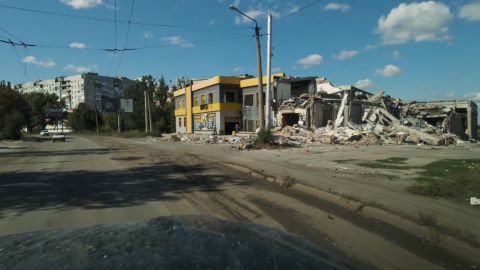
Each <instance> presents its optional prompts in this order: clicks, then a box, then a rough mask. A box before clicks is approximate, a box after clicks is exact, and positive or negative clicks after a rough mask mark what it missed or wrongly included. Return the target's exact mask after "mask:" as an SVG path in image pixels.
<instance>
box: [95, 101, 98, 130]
mask: <svg viewBox="0 0 480 270" xmlns="http://www.w3.org/2000/svg"><path fill="white" fill-rule="evenodd" d="M96 102H97V101H95V125H96V126H97V134H98V113H97V104H96Z"/></svg>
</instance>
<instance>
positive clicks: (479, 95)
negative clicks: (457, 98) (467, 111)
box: [465, 92, 480, 102]
mask: <svg viewBox="0 0 480 270" xmlns="http://www.w3.org/2000/svg"><path fill="white" fill-rule="evenodd" d="M465 97H466V98H468V99H471V100H473V101H476V102H480V92H472V93H468V94H466V95H465Z"/></svg>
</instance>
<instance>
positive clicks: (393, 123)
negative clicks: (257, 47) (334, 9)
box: [174, 73, 478, 145]
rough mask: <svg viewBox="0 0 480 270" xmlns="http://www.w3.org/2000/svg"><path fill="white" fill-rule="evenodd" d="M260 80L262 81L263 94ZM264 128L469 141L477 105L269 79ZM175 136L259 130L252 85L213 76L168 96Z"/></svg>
mask: <svg viewBox="0 0 480 270" xmlns="http://www.w3.org/2000/svg"><path fill="white" fill-rule="evenodd" d="M266 81H267V78H266V77H265V76H264V78H263V83H264V85H263V89H264V94H265V91H266ZM270 81H271V83H272V89H271V95H270V96H271V97H272V98H271V107H270V108H266V109H269V110H270V115H271V116H272V119H270V123H272V124H273V127H275V128H276V130H282V129H287V130H288V132H286V133H283V134H284V135H285V134H287V133H293V132H294V133H299V132H301V133H302V134H303V135H305V136H307V137H309V139H310V140H311V141H315V140H317V141H322V142H339V143H342V142H346V141H358V140H367V141H372V142H375V143H416V144H419V143H426V144H430V145H448V144H451V143H456V142H458V141H465V140H476V139H477V138H478V134H477V119H478V118H477V116H478V113H477V105H476V104H475V103H474V102H472V101H439V102H415V101H413V102H405V101H402V100H400V99H399V98H394V97H391V96H389V95H385V93H384V92H378V93H375V94H373V93H370V92H367V91H365V90H362V89H359V88H357V87H355V86H351V85H343V86H336V85H335V84H333V83H332V82H330V81H329V80H327V79H326V78H322V77H303V78H298V77H292V76H286V75H285V74H283V73H278V74H275V75H273V76H272V77H271V78H270ZM174 96H175V99H176V102H175V104H176V111H175V116H176V127H177V132H178V133H200V134H231V133H232V131H233V130H235V129H236V128H237V126H238V128H239V129H240V130H242V131H245V132H254V131H255V130H256V129H257V127H258V126H259V121H260V113H259V106H258V105H259V104H258V100H259V98H258V79H257V78H245V77H221V76H217V77H213V78H211V79H208V80H203V81H198V82H195V83H193V84H192V85H190V86H189V87H186V88H184V89H179V90H177V91H175V93H174Z"/></svg>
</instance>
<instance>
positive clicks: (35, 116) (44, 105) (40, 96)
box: [23, 92, 65, 129]
mask: <svg viewBox="0 0 480 270" xmlns="http://www.w3.org/2000/svg"><path fill="white" fill-rule="evenodd" d="M23 96H24V97H25V100H27V102H28V104H29V105H30V108H31V109H32V121H31V123H30V127H29V129H32V128H33V127H36V126H40V127H41V128H43V127H44V126H45V124H46V122H45V118H46V115H45V112H46V110H47V109H52V108H63V107H64V105H65V104H64V101H59V100H58V96H57V95H56V94H48V93H39V92H34V93H28V94H24V95H23Z"/></svg>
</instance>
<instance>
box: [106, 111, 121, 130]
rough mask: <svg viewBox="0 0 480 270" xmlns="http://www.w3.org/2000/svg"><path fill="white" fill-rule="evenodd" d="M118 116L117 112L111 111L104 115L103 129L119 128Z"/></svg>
mask: <svg viewBox="0 0 480 270" xmlns="http://www.w3.org/2000/svg"><path fill="white" fill-rule="evenodd" d="M117 121H118V116H117V114H116V113H109V114H106V115H104V116H103V125H102V130H103V131H114V130H117V129H118V126H117Z"/></svg>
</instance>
